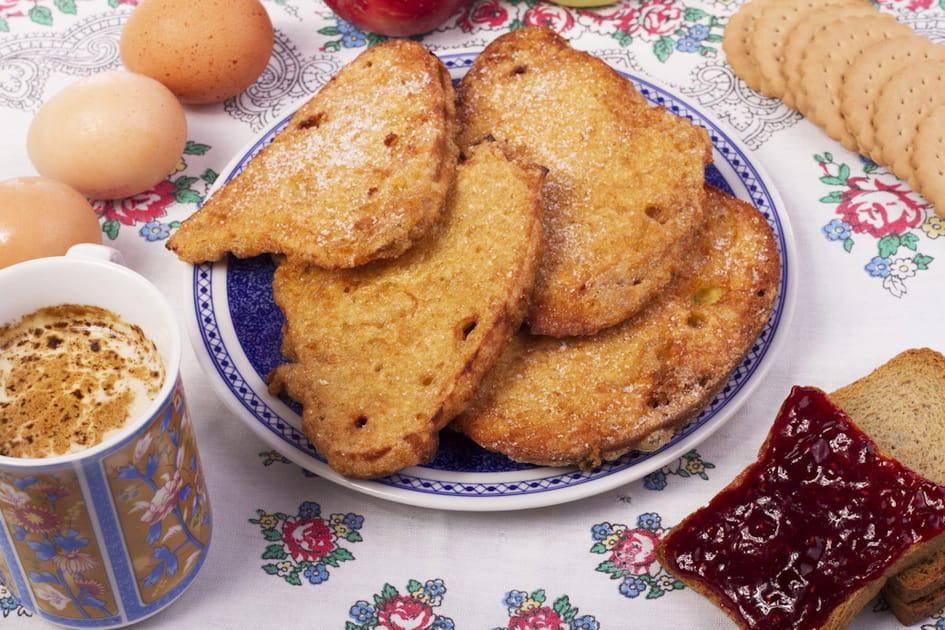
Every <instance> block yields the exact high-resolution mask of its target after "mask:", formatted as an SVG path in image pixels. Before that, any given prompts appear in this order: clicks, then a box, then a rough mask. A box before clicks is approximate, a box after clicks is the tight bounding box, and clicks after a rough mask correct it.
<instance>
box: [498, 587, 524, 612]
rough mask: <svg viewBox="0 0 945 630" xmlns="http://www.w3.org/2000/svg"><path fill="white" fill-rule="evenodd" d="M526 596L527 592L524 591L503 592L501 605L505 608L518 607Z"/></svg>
mask: <svg viewBox="0 0 945 630" xmlns="http://www.w3.org/2000/svg"><path fill="white" fill-rule="evenodd" d="M527 597H528V593H526V592H525V591H509V592H508V593H506V594H505V599H503V600H502V605H503V606H505V607H506V608H518V607H519V606H521V605H522V604H523V603H524V602H525V598H527Z"/></svg>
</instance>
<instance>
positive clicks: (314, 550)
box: [282, 516, 335, 562]
mask: <svg viewBox="0 0 945 630" xmlns="http://www.w3.org/2000/svg"><path fill="white" fill-rule="evenodd" d="M282 540H283V542H285V546H286V549H287V550H288V552H289V555H290V556H292V558H293V559H294V560H295V561H296V562H301V561H303V560H309V561H312V562H314V561H317V560H319V559H321V558H323V557H324V556H326V555H327V554H328V553H329V552H331V550H332V549H334V548H335V542H334V534H333V533H332V531H331V530H330V529H329V528H328V525H327V524H326V523H325V521H324V520H322V519H320V518H309V519H303V518H299V517H297V516H290V517H289V518H287V519H286V520H285V523H283V525H282Z"/></svg>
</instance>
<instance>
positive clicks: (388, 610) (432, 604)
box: [345, 579, 455, 630]
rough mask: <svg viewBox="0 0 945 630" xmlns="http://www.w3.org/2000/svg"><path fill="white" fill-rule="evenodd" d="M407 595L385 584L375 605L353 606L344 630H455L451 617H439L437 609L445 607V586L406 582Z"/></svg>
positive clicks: (362, 602)
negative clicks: (349, 619)
mask: <svg viewBox="0 0 945 630" xmlns="http://www.w3.org/2000/svg"><path fill="white" fill-rule="evenodd" d="M406 590H407V592H406V593H405V594H402V593H400V592H399V591H398V590H397V589H396V588H394V587H393V586H391V585H390V584H384V587H383V588H382V589H381V592H380V593H376V594H375V595H374V597H373V600H372V602H368V601H366V600H360V601H357V602H355V603H354V605H352V606H351V609H350V610H349V611H348V616H349V617H350V618H351V620H352V621H346V622H345V630H374V629H383V630H454V628H455V624H454V623H453V620H452V619H450V618H449V617H444V616H442V615H438V614H436V611H434V608H439V607H440V606H441V605H442V604H443V596H444V595H445V594H446V585H445V584H444V583H443V580H440V579H434V580H427V581H426V582H424V583H422V584H421V583H420V582H418V581H417V580H410V581H409V582H407V588H406Z"/></svg>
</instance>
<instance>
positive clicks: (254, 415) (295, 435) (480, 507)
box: [187, 53, 796, 511]
mask: <svg viewBox="0 0 945 630" xmlns="http://www.w3.org/2000/svg"><path fill="white" fill-rule="evenodd" d="M475 57H476V53H456V54H445V55H441V56H440V58H441V59H442V60H443V62H444V63H445V64H446V65H447V67H449V68H450V69H451V72H452V73H453V76H454V78H458V77H460V76H462V74H464V73H465V71H466V69H467V68H468V67H469V65H470V64H471V63H472V61H473V59H475ZM630 79H631V80H633V81H634V83H635V84H636V86H637V87H638V89H639V90H640V91H641V92H642V93H643V95H644V96H645V97H646V98H647V99H648V100H649V101H650V102H652V103H655V104H659V105H663V106H665V107H666V108H667V109H668V110H669V111H671V112H673V113H674V114H676V115H678V116H682V117H685V118H690V119H691V120H693V121H694V122H695V123H696V124H698V125H701V126H702V127H705V128H706V129H707V130H708V132H709V135H710V137H711V140H712V145H713V153H714V160H715V161H714V164H713V165H711V166H709V167H707V169H706V179H707V180H708V181H709V182H710V183H712V184H714V185H716V186H718V187H719V188H721V189H723V190H725V191H727V192H729V193H730V194H732V195H734V196H736V197H738V198H740V199H744V200H746V201H748V202H749V203H751V204H752V205H754V206H755V207H756V208H758V209H759V210H760V211H761V212H762V213H763V214H764V216H765V217H766V218H767V220H768V222H769V223H770V225H771V229H772V230H773V231H774V236H775V239H776V242H777V246H778V249H779V251H780V254H781V265H782V266H781V285H780V290H779V292H778V299H777V302H776V303H775V307H774V312H773V314H772V316H771V319H770V321H769V322H768V324H767V326H766V327H765V328H764V330H763V331H762V333H761V335H760V336H759V337H758V340H757V342H756V343H755V345H754V346H753V347H752V348H751V350H750V351H749V352H748V354H747V356H746V357H745V359H744V360H743V361H742V362H741V364H740V365H739V366H738V367H737V368H736V369H735V371H734V373H733V374H732V375H731V378H730V379H729V381H728V382H727V383H726V384H725V386H724V387H723V388H722V389H721V391H720V392H719V393H718V395H717V396H716V397H715V399H714V400H713V401H712V403H711V404H710V405H709V406H708V407H707V408H706V409H705V410H704V411H703V412H702V413H701V414H699V415H698V417H696V418H693V419H692V421H690V422H689V423H688V424H686V425H685V426H684V427H682V428H680V429H679V430H678V431H676V433H675V434H674V435H673V438H672V439H671V440H670V441H669V442H668V443H667V444H666V445H665V446H663V447H662V448H660V449H659V450H657V451H654V452H650V453H641V452H631V453H628V454H626V455H624V456H623V457H621V458H620V459H618V460H615V461H612V462H607V463H605V464H604V465H602V466H601V467H600V468H597V469H595V470H592V471H582V470H578V469H576V468H548V467H541V466H531V465H526V464H520V463H516V462H513V461H511V460H509V459H508V458H506V457H504V456H502V455H498V454H495V453H491V452H489V451H486V450H484V449H482V448H480V447H479V446H477V445H476V444H474V443H472V442H471V441H469V440H468V439H467V438H465V437H463V436H460V435H456V434H454V433H453V432H451V431H443V432H441V444H440V449H439V452H438V454H437V457H436V459H435V460H434V461H432V462H431V463H429V464H427V465H423V466H414V467H411V468H407V469H405V470H403V471H401V472H400V473H397V474H395V475H392V476H390V477H386V478H383V479H376V480H369V481H365V480H355V479H348V478H345V477H343V476H341V475H339V474H337V473H335V472H334V471H333V470H331V469H330V468H329V467H328V465H327V464H326V463H325V461H324V459H323V458H322V457H321V456H320V455H319V454H318V452H317V451H316V450H315V449H314V448H313V447H312V445H311V444H310V443H309V441H308V439H307V438H306V437H305V436H304V435H303V434H302V432H301V430H300V427H301V416H300V412H301V409H300V407H299V406H298V405H297V404H296V403H294V402H293V401H291V400H288V399H285V398H282V397H277V396H272V395H270V394H269V393H268V391H267V388H266V376H267V375H268V374H269V372H270V371H271V370H272V369H273V368H274V367H275V366H277V365H279V364H280V363H282V362H283V361H284V359H283V358H282V356H281V354H280V352H279V347H280V342H281V339H282V335H281V327H282V323H283V316H282V312H281V311H280V310H279V308H278V307H277V306H276V305H275V303H274V302H273V299H272V274H273V271H274V268H275V267H274V264H273V262H272V260H271V258H270V257H269V256H259V257H256V258H249V259H236V258H233V257H229V258H227V259H224V260H223V261H220V262H216V263H206V264H200V265H195V266H193V267H190V266H188V267H187V277H188V284H189V285H190V287H191V291H190V292H191V295H192V298H193V304H192V306H193V316H192V317H191V318H189V319H190V332H191V339H192V341H193V343H194V346H195V350H196V354H197V357H198V359H199V360H200V362H201V365H202V366H203V368H204V369H205V371H206V372H207V374H208V375H209V377H210V379H211V381H212V382H213V384H214V386H215V387H216V389H217V391H218V393H219V394H220V395H221V396H222V398H223V400H224V401H225V403H226V404H227V405H228V406H229V407H230V409H231V410H232V411H233V413H234V414H235V415H236V416H237V417H239V418H240V419H242V420H243V421H244V422H246V423H247V424H248V425H249V426H250V427H251V428H252V429H253V430H254V432H255V433H256V434H257V435H258V436H259V437H260V438H261V439H262V440H263V441H264V442H265V443H266V444H267V445H269V446H270V447H271V448H273V449H275V450H276V451H278V452H279V453H281V454H282V455H284V456H286V457H288V458H289V459H291V460H292V461H294V462H295V463H297V464H298V465H300V466H302V467H304V468H305V469H307V470H309V471H311V472H313V473H315V474H317V475H318V476H320V477H323V478H325V479H328V480H331V481H333V482H336V483H338V484H341V485H342V486H346V487H348V488H351V489H353V490H356V491H359V492H363V493H365V494H368V495H371V496H375V497H380V498H384V499H388V500H391V501H395V502H398V503H404V504H409V505H416V506H422V507H429V508H437V509H451V510H469V511H485V510H515V509H524V508H533V507H539V506H546V505H553V504H558V503H563V502H566V501H573V500H576V499H580V498H584V497H587V496H591V495H594V494H598V493H600V492H604V491H607V490H611V489H614V488H617V487H619V486H622V485H625V484H627V483H629V482H631V481H635V480H638V479H641V478H643V477H645V476H646V475H648V474H649V473H651V472H654V471H656V470H659V469H660V468H662V467H663V466H666V465H668V464H670V463H671V462H674V461H675V460H676V459H678V458H679V457H680V456H682V455H684V454H685V453H687V452H689V451H690V450H692V449H693V448H694V447H695V446H696V445H697V444H698V443H699V442H701V441H702V440H705V439H706V438H707V437H709V435H711V434H712V433H713V432H714V431H716V430H717V429H718V428H719V427H720V426H722V424H724V423H725V422H726V421H727V420H728V419H730V418H731V417H732V416H733V415H734V414H735V412H736V411H737V410H738V408H739V407H740V406H741V405H742V403H744V401H745V400H746V398H747V397H748V396H750V395H751V393H752V392H753V391H754V389H755V387H756V386H758V384H759V383H760V382H761V381H762V380H763V379H764V374H765V373H766V371H767V370H768V368H769V367H770V365H771V363H772V361H773V360H774V356H775V355H776V354H777V351H778V349H779V347H780V346H781V345H783V343H784V338H785V334H786V329H787V328H788V324H789V320H790V318H791V315H792V312H793V304H794V290H793V289H794V286H795V285H796V279H795V277H794V274H795V271H794V269H795V253H794V246H793V236H792V233H791V228H790V225H789V224H788V220H787V216H786V215H785V213H784V207H783V205H782V202H781V199H780V197H779V195H778V193H777V191H776V190H775V188H774V186H773V185H772V182H771V180H770V179H769V178H768V176H767V175H766V174H765V173H764V172H763V171H762V169H761V168H760V167H758V166H757V165H756V164H754V163H753V162H752V160H750V159H749V157H748V154H747V152H746V150H745V149H744V147H743V146H742V145H741V144H740V143H739V141H737V140H736V139H735V138H733V137H732V136H731V134H730V132H729V131H727V130H726V129H724V128H722V127H721V126H720V125H719V124H718V123H716V122H715V121H713V119H712V117H711V116H709V115H707V114H705V113H703V112H702V111H700V110H699V109H698V108H697V107H695V106H693V105H692V104H691V103H689V102H687V101H686V100H684V99H683V98H681V97H680V96H679V95H677V94H674V93H672V92H670V91H668V90H667V89H665V88H663V87H659V86H657V85H655V84H653V83H650V82H648V81H646V80H644V79H641V78H639V77H635V76H630ZM288 118H289V116H286V117H285V118H284V119H282V120H281V121H280V122H279V123H277V124H275V125H274V126H273V127H272V128H271V129H269V130H267V131H266V132H265V133H263V134H261V135H260V137H258V138H257V139H256V140H255V141H254V142H252V143H251V144H250V145H249V146H248V147H247V148H246V150H245V151H244V152H242V153H241V154H240V155H239V156H237V158H236V159H235V160H234V161H233V162H232V163H231V164H230V165H229V166H228V167H227V168H226V169H225V170H224V172H223V173H222V174H221V176H220V178H219V180H218V184H219V183H222V182H224V181H226V180H228V179H230V178H232V177H233V176H235V175H236V174H237V173H239V172H240V171H241V170H242V169H243V168H244V166H245V165H246V163H247V162H248V161H249V160H250V159H251V158H252V157H253V156H254V155H255V154H256V153H257V152H258V151H259V150H260V149H261V148H262V147H264V146H265V145H266V144H268V143H269V142H271V141H272V138H273V137H274V136H275V134H276V133H278V131H279V130H281V129H282V128H283V127H284V126H285V124H286V123H287V122H288Z"/></svg>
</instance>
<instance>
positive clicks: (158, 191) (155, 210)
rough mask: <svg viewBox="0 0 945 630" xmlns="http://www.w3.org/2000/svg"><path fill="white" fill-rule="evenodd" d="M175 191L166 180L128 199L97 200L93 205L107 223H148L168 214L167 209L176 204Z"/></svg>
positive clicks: (172, 185)
mask: <svg viewBox="0 0 945 630" xmlns="http://www.w3.org/2000/svg"><path fill="white" fill-rule="evenodd" d="M175 190H176V188H175V186H174V184H173V183H172V182H170V181H168V180H164V181H162V182H159V183H158V184H157V186H155V187H154V188H152V189H151V190H146V191H144V192H143V193H139V194H137V195H134V196H132V197H128V198H127V199H97V200H95V201H94V202H93V205H94V206H95V211H96V213H97V214H98V216H100V217H102V218H103V219H104V220H105V221H106V222H107V221H117V222H118V223H121V224H122V225H134V224H135V223H138V222H140V223H147V222H149V221H153V220H154V219H156V218H157V217H162V216H164V215H165V214H167V207H168V206H169V205H171V204H172V203H174V196H173V193H174V191H175Z"/></svg>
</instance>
